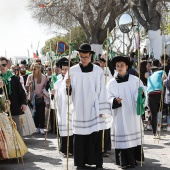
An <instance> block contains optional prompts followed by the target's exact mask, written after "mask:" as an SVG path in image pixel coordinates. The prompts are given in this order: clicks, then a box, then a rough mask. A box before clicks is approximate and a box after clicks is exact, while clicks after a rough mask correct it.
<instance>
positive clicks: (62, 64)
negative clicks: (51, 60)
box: [60, 59, 73, 69]
mask: <svg viewBox="0 0 170 170" xmlns="http://www.w3.org/2000/svg"><path fill="white" fill-rule="evenodd" d="M68 62H69V61H68V59H67V60H65V61H61V62H60V68H61V69H62V66H68ZM72 66H73V64H72V62H71V61H70V67H72Z"/></svg>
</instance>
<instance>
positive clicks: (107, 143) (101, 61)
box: [98, 54, 113, 157]
mask: <svg viewBox="0 0 170 170" xmlns="http://www.w3.org/2000/svg"><path fill="white" fill-rule="evenodd" d="M98 62H99V64H100V67H101V69H102V70H103V73H104V76H105V80H104V81H107V82H105V84H107V83H108V82H109V80H110V79H111V78H113V76H112V75H111V73H110V70H109V67H108V68H107V73H106V54H103V55H99V61H98ZM108 150H111V137H110V128H109V129H106V130H105V131H104V152H103V157H108V156H109V154H108V152H107V151H108Z"/></svg>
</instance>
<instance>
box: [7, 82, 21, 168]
mask: <svg viewBox="0 0 170 170" xmlns="http://www.w3.org/2000/svg"><path fill="white" fill-rule="evenodd" d="M4 89H5V94H6V95H5V100H9V98H8V92H7V88H6V84H5V82H4ZM7 110H8V113H9V117H10V119H11V121H13V119H12V115H11V110H10V107H8V106H7ZM11 127H12V137H13V141H14V145H15V154H16V157H17V160H18V164H19V156H18V152H17V148H18V150H19V154H20V157H21V161H22V165H24V159H23V157H22V154H21V149H20V145H19V143H18V139H17V135H16V131H15V129H14V127H13V124H12V122H11Z"/></svg>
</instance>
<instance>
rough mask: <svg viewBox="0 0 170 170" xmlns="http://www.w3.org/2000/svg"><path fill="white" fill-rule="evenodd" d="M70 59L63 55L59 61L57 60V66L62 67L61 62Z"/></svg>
mask: <svg viewBox="0 0 170 170" xmlns="http://www.w3.org/2000/svg"><path fill="white" fill-rule="evenodd" d="M67 60H68V59H67V58H66V57H62V58H60V59H59V60H58V61H57V62H56V66H57V67H60V63H61V62H62V61H67Z"/></svg>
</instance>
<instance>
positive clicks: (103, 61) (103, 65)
mask: <svg viewBox="0 0 170 170" xmlns="http://www.w3.org/2000/svg"><path fill="white" fill-rule="evenodd" d="M99 64H100V67H101V68H102V70H103V72H104V75H105V76H107V81H109V80H110V79H112V78H113V76H112V74H111V72H110V70H109V67H108V69H107V73H106V54H103V55H101V56H99Z"/></svg>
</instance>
